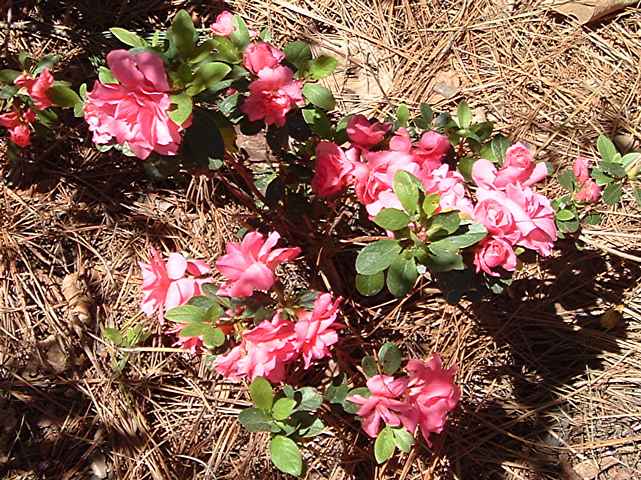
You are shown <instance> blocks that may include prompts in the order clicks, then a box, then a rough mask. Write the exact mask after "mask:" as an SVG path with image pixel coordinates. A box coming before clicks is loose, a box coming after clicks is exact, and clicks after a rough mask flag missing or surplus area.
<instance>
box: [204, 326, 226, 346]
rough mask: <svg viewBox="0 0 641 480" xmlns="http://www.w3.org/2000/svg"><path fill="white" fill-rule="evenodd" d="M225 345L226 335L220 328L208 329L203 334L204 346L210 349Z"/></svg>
mask: <svg viewBox="0 0 641 480" xmlns="http://www.w3.org/2000/svg"><path fill="white" fill-rule="evenodd" d="M224 343H225V334H224V333H223V331H222V330H221V329H220V328H208V329H206V330H205V332H204V333H203V344H204V345H205V346H206V347H208V348H216V347H220V346H221V345H223V344H224Z"/></svg>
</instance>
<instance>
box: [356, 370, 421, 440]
mask: <svg viewBox="0 0 641 480" xmlns="http://www.w3.org/2000/svg"><path fill="white" fill-rule="evenodd" d="M408 382H409V378H407V377H402V378H394V377H390V376H387V375H374V376H373V377H371V378H370V379H369V380H367V388H368V389H369V391H370V393H371V395H370V396H369V397H364V396H362V395H352V396H350V397H347V400H349V401H350V402H352V403H355V404H357V405H360V406H361V407H360V408H359V409H358V412H356V414H357V415H358V416H360V417H362V419H363V423H362V427H363V430H364V431H365V433H367V434H368V435H369V436H370V437H372V438H375V437H376V436H377V435H378V432H379V431H380V429H381V420H382V421H383V422H384V423H385V424H386V425H390V426H392V427H398V426H401V425H402V426H403V427H405V429H406V430H407V431H409V432H414V431H415V430H416V425H417V423H418V412H417V411H416V409H415V408H414V406H413V405H412V404H411V403H410V402H408V401H407V399H406V398H404V394H405V392H406V390H407V387H408Z"/></svg>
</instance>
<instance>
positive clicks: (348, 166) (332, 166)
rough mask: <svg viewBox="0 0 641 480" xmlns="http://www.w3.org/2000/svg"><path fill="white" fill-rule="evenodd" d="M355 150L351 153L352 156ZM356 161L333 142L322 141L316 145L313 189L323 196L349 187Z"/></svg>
mask: <svg viewBox="0 0 641 480" xmlns="http://www.w3.org/2000/svg"><path fill="white" fill-rule="evenodd" d="M352 153H353V152H351V153H350V156H353V155H352ZM353 170H354V161H353V160H350V159H349V158H348V156H347V155H346V153H345V152H344V151H343V149H342V148H340V147H339V146H338V145H336V144H335V143H333V142H327V141H324V140H323V141H321V142H319V143H318V145H317V146H316V165H315V168H314V178H312V190H314V192H315V193H316V194H318V195H320V196H321V197H329V196H331V195H335V194H337V193H339V192H340V191H341V190H343V189H344V188H345V187H347V185H348V183H349V181H350V179H351V173H352V171H353Z"/></svg>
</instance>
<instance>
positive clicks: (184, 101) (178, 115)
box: [168, 93, 194, 125]
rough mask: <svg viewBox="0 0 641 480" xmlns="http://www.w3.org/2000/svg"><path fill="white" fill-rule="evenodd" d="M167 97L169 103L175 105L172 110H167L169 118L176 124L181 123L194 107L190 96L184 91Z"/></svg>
mask: <svg viewBox="0 0 641 480" xmlns="http://www.w3.org/2000/svg"><path fill="white" fill-rule="evenodd" d="M169 98H170V99H171V103H172V104H174V105H176V108H175V109H174V110H170V111H169V112H168V115H169V118H171V119H172V120H173V121H174V122H175V123H177V124H178V125H182V124H183V123H185V121H186V120H187V119H188V118H189V117H190V116H191V112H192V109H193V107H194V104H193V102H192V100H191V97H190V96H189V95H187V94H186V93H180V94H178V95H171V96H170V97H169Z"/></svg>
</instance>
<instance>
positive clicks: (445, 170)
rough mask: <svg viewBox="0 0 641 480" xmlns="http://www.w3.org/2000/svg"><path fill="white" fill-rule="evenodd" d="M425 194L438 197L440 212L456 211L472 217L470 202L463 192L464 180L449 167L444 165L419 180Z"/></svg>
mask: <svg viewBox="0 0 641 480" xmlns="http://www.w3.org/2000/svg"><path fill="white" fill-rule="evenodd" d="M421 180H422V182H423V186H424V187H425V191H426V192H427V193H438V194H439V195H440V197H441V198H440V201H439V207H440V208H441V210H442V211H448V210H458V211H460V212H463V213H465V214H467V215H470V216H471V215H472V211H473V207H472V201H471V200H470V199H469V198H468V197H467V194H466V192H465V179H464V178H463V176H462V175H461V174H460V173H459V172H457V171H454V170H450V167H449V165H447V164H446V163H444V164H443V165H441V166H440V167H438V168H435V169H434V170H432V171H431V172H429V173H428V174H427V175H424V176H423V177H422V178H421Z"/></svg>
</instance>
